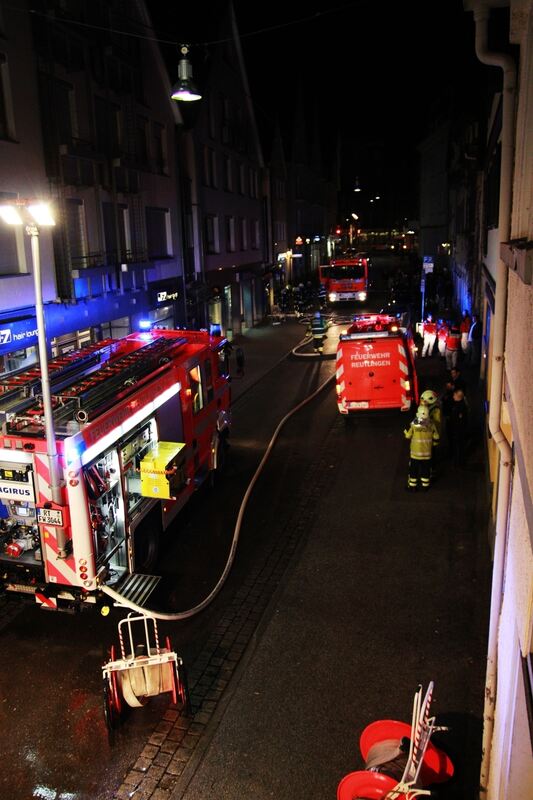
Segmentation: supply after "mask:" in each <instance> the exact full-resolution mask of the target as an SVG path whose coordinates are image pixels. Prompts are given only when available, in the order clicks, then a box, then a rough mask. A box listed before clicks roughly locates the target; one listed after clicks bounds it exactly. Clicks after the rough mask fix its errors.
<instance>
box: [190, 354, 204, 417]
mask: <svg viewBox="0 0 533 800" xmlns="http://www.w3.org/2000/svg"><path fill="white" fill-rule="evenodd" d="M189 387H190V390H191V400H192V413H193V414H198V413H199V412H200V411H201V410H202V408H203V407H204V391H203V386H202V373H201V371H200V365H199V364H197V365H196V366H195V367H193V368H192V369H191V370H189Z"/></svg>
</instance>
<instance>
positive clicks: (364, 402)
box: [348, 400, 368, 408]
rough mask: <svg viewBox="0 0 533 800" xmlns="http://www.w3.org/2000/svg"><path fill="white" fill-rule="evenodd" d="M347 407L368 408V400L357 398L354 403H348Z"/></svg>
mask: <svg viewBox="0 0 533 800" xmlns="http://www.w3.org/2000/svg"><path fill="white" fill-rule="evenodd" d="M348 408H368V400H359V401H357V402H354V403H348Z"/></svg>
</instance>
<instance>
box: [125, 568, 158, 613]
mask: <svg viewBox="0 0 533 800" xmlns="http://www.w3.org/2000/svg"><path fill="white" fill-rule="evenodd" d="M160 580H161V576H160V575H139V574H136V573H133V574H132V575H128V577H127V578H126V580H125V581H124V583H122V584H119V585H118V586H117V587H116V589H117V592H119V594H121V595H122V596H123V597H124V598H125V599H126V600H130V601H131V602H133V603H136V604H137V605H138V606H142V607H143V608H144V606H145V604H146V602H147V601H148V598H149V597H150V595H151V594H152V592H153V591H154V589H155V587H156V586H157V584H158V583H159V581H160Z"/></svg>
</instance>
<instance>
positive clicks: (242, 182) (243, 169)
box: [239, 164, 246, 194]
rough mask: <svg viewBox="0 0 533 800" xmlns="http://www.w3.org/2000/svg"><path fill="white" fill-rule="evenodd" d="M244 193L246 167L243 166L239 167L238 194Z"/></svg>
mask: <svg viewBox="0 0 533 800" xmlns="http://www.w3.org/2000/svg"><path fill="white" fill-rule="evenodd" d="M245 193H246V167H245V166H244V164H240V165H239V194H245Z"/></svg>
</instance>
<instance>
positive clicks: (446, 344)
mask: <svg viewBox="0 0 533 800" xmlns="http://www.w3.org/2000/svg"><path fill="white" fill-rule="evenodd" d="M422 338H423V346H422V354H421V355H422V358H427V357H431V356H432V355H433V351H434V347H435V343H437V349H438V352H439V355H440V356H441V358H444V359H445V360H446V368H447V369H448V370H450V369H452V368H453V367H456V366H457V364H458V363H459V359H460V357H462V359H463V360H464V361H465V363H467V364H471V365H472V366H474V365H476V364H479V360H480V356H481V322H480V320H479V318H478V316H477V314H472V316H470V314H469V313H468V311H463V316H462V318H461V321H460V322H457V321H456V320H445V319H438V320H436V319H434V317H433V314H427V315H426V318H425V319H424V321H423V322H422Z"/></svg>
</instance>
